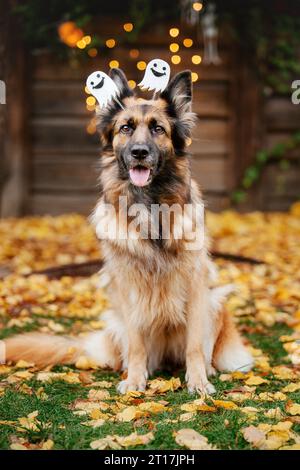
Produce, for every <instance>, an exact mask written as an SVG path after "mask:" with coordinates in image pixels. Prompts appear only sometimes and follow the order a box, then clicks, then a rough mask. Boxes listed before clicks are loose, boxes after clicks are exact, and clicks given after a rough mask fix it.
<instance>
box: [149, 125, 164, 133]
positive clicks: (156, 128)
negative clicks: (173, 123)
mask: <svg viewBox="0 0 300 470" xmlns="http://www.w3.org/2000/svg"><path fill="white" fill-rule="evenodd" d="M152 131H153V132H154V133H155V134H164V132H165V130H164V128H163V127H162V126H154V127H153V128H152Z"/></svg>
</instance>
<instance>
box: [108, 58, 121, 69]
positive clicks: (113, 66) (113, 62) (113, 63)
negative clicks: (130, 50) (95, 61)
mask: <svg viewBox="0 0 300 470" xmlns="http://www.w3.org/2000/svg"><path fill="white" fill-rule="evenodd" d="M119 65H120V64H119V62H118V61H117V60H111V61H110V63H109V66H110V68H111V69H116V68H118V67H119Z"/></svg>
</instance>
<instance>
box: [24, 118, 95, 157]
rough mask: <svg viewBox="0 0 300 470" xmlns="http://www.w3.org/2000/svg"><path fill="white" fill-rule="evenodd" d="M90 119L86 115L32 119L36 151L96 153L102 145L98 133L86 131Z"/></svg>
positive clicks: (33, 142)
mask: <svg viewBox="0 0 300 470" xmlns="http://www.w3.org/2000/svg"><path fill="white" fill-rule="evenodd" d="M88 122H89V119H87V118H84V117H72V118H71V117H68V118H64V117H55V116H53V117H38V118H35V119H33V120H31V136H32V145H33V147H34V151H35V153H48V152H49V151H51V152H52V153H57V154H58V155H61V154H62V153H66V154H70V153H71V154H72V153H73V152H75V153H76V152H78V150H79V149H80V152H81V154H85V153H86V152H88V153H91V154H92V153H93V152H94V154H95V155H96V153H97V148H99V146H100V139H99V136H98V134H93V135H90V134H88V133H87V131H86V126H87V124H88Z"/></svg>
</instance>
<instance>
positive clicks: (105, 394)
mask: <svg viewBox="0 0 300 470" xmlns="http://www.w3.org/2000/svg"><path fill="white" fill-rule="evenodd" d="M88 398H89V400H92V401H97V400H108V399H109V398H110V393H109V391H108V390H95V389H93V388H92V389H91V390H90V391H89V394H88Z"/></svg>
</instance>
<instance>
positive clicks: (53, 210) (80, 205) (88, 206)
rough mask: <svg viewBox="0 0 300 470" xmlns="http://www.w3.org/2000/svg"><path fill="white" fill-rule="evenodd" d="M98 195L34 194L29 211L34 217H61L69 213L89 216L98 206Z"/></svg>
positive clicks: (29, 201)
mask: <svg viewBox="0 0 300 470" xmlns="http://www.w3.org/2000/svg"><path fill="white" fill-rule="evenodd" d="M96 201H97V194H96V193H95V194H93V195H92V194H91V195H90V194H78V192H76V193H71V194H67V195H66V194H63V193H59V192H58V193H55V194H51V193H46V194H42V193H33V194H32V195H31V196H30V198H29V200H28V206H27V210H28V213H30V214H33V215H44V214H49V215H59V214H65V213H68V212H78V213H80V214H84V215H86V216H88V215H89V214H91V212H92V210H93V208H94V207H95V205H96Z"/></svg>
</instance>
